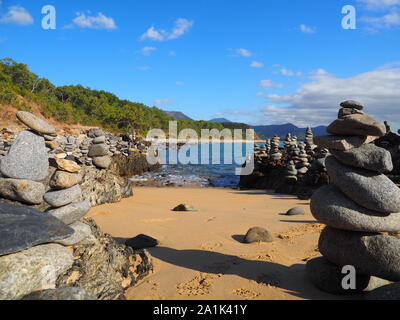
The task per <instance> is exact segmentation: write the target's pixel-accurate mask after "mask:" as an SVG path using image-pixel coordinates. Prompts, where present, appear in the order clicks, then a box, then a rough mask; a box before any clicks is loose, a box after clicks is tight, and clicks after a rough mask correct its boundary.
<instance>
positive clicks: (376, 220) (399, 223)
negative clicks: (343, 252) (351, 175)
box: [311, 185, 400, 232]
mask: <svg viewBox="0 0 400 320" xmlns="http://www.w3.org/2000/svg"><path fill="white" fill-rule="evenodd" d="M311 212H312V214H313V216H314V217H315V219H317V220H318V221H319V222H321V223H323V224H326V225H328V226H330V227H333V228H337V229H341V230H348V231H360V232H395V231H398V230H400V213H391V214H387V213H382V212H377V211H372V210H368V209H365V208H363V207H361V206H359V205H357V204H356V203H355V202H353V201H352V200H350V199H349V198H348V197H346V196H345V195H344V194H343V193H342V192H341V191H340V190H339V189H338V188H337V187H336V186H334V185H327V186H324V187H322V188H320V189H318V190H317V191H316V192H315V193H314V194H313V196H312V198H311Z"/></svg>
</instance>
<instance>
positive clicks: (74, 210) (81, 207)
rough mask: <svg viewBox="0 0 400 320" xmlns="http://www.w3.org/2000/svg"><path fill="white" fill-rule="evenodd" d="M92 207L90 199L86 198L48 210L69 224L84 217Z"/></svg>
mask: <svg viewBox="0 0 400 320" xmlns="http://www.w3.org/2000/svg"><path fill="white" fill-rule="evenodd" d="M90 208H91V206H90V203H89V201H86V200H85V201H81V202H75V203H71V204H69V205H67V206H64V207H61V208H58V209H52V210H48V211H47V212H48V213H49V214H51V215H52V216H54V217H56V218H58V219H60V220H61V221H62V222H64V223H65V224H68V225H69V224H72V223H74V222H75V221H78V220H79V219H81V218H82V217H84V216H85V215H86V214H87V213H88V212H89V210H90Z"/></svg>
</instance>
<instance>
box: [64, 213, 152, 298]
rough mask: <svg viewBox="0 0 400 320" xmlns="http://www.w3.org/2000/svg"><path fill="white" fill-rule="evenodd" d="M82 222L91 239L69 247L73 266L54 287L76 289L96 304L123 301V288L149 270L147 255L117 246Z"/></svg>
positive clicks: (91, 224)
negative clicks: (90, 296)
mask: <svg viewBox="0 0 400 320" xmlns="http://www.w3.org/2000/svg"><path fill="white" fill-rule="evenodd" d="M84 222H85V223H86V224H88V225H89V226H90V227H91V230H92V236H91V237H89V238H87V239H86V240H84V241H82V242H80V243H79V244H77V245H75V246H73V247H72V248H73V256H74V261H75V262H74V264H73V266H72V267H71V268H70V269H69V270H68V271H67V272H65V273H64V274H63V275H61V276H60V277H59V278H58V280H57V287H58V288H63V287H71V286H72V287H80V288H83V289H85V290H87V291H88V292H90V293H92V294H94V295H95V296H96V298H97V299H100V300H118V299H123V298H124V291H125V289H126V288H128V287H130V286H133V285H135V284H136V283H137V282H138V281H139V280H141V279H143V278H144V277H145V276H146V275H148V274H149V273H150V272H151V271H152V270H153V265H152V259H151V257H150V255H149V254H148V252H147V251H145V250H138V251H134V250H133V249H131V248H129V247H126V246H125V245H119V244H117V243H116V242H115V240H114V239H113V238H112V237H111V236H110V235H107V234H104V233H103V232H102V231H101V230H100V228H99V227H98V226H97V225H96V223H95V222H94V221H93V220H92V219H85V220H84Z"/></svg>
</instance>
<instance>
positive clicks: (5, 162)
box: [0, 111, 55, 205]
mask: <svg viewBox="0 0 400 320" xmlns="http://www.w3.org/2000/svg"><path fill="white" fill-rule="evenodd" d="M17 118H18V119H19V120H20V121H21V122H22V123H23V124H25V125H26V126H27V127H29V128H30V129H31V130H29V131H27V130H25V131H22V132H21V133H20V134H19V135H18V136H17V138H16V139H15V141H14V143H13V144H12V146H11V148H10V149H9V151H8V153H7V155H6V156H4V157H3V158H2V159H1V163H0V172H1V174H2V175H3V177H4V178H0V197H3V198H5V199H9V200H13V201H19V202H22V203H25V204H28V205H37V204H41V203H42V202H43V195H44V193H45V192H46V188H45V185H44V184H43V183H42V182H41V181H43V180H44V179H45V178H46V177H47V175H48V171H49V160H48V153H47V150H46V146H45V140H44V138H43V135H44V134H54V133H55V129H54V128H53V127H52V126H50V125H49V124H48V123H46V122H45V121H43V120H41V119H39V118H37V117H36V116H34V115H33V114H31V113H29V112H23V111H20V112H18V113H17Z"/></svg>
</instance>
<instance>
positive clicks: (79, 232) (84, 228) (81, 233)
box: [55, 221, 92, 246]
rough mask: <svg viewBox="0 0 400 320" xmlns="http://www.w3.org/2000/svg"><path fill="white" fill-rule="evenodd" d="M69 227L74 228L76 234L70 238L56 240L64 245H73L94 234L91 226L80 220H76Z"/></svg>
mask: <svg viewBox="0 0 400 320" xmlns="http://www.w3.org/2000/svg"><path fill="white" fill-rule="evenodd" d="M69 227H70V228H71V229H72V230H74V234H73V235H72V236H70V237H68V238H65V239H62V240H57V241H55V242H56V243H59V244H62V245H63V246H73V245H75V244H77V243H79V242H81V241H82V240H84V239H86V238H88V237H89V236H90V235H91V234H92V230H91V229H90V227H89V226H88V225H87V224H85V223H82V222H80V221H76V222H74V223H73V224H71V225H70V226H69Z"/></svg>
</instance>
